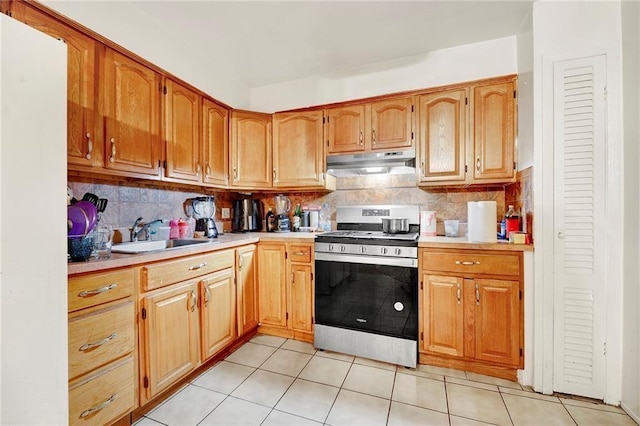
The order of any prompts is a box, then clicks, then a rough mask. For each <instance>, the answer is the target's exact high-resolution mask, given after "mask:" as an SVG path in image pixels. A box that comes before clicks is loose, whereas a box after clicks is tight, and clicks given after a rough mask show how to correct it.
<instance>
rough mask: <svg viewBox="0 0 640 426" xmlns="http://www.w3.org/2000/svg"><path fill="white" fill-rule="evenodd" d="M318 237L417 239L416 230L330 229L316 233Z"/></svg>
mask: <svg viewBox="0 0 640 426" xmlns="http://www.w3.org/2000/svg"><path fill="white" fill-rule="evenodd" d="M318 237H322V238H324V237H327V238H357V239H367V240H374V239H375V240H403V241H415V240H417V239H418V233H417V232H409V233H406V234H385V233H384V232H382V231H353V230H345V231H332V232H324V233H322V234H318Z"/></svg>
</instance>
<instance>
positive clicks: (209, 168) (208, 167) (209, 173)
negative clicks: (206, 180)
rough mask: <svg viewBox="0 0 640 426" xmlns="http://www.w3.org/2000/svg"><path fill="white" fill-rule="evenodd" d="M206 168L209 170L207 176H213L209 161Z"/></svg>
mask: <svg viewBox="0 0 640 426" xmlns="http://www.w3.org/2000/svg"><path fill="white" fill-rule="evenodd" d="M206 170H207V177H209V176H211V167H210V166H209V163H207V167H206Z"/></svg>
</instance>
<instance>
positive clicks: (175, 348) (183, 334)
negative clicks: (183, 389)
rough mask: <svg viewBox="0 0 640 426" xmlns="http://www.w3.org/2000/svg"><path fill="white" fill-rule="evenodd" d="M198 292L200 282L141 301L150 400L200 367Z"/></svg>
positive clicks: (190, 282)
mask: <svg viewBox="0 0 640 426" xmlns="http://www.w3.org/2000/svg"><path fill="white" fill-rule="evenodd" d="M197 291H198V288H197V282H195V281H188V282H185V283H180V284H175V285H173V286H170V287H167V288H165V289H162V290H158V291H155V292H152V293H148V295H147V296H145V297H144V298H143V300H142V309H143V314H142V317H143V327H144V347H145V352H146V353H145V354H144V358H143V359H144V360H145V361H146V368H145V375H146V378H147V379H148V386H147V391H146V396H147V398H151V397H153V396H155V395H157V394H158V393H159V392H161V391H162V390H164V389H166V388H167V387H169V386H171V385H172V384H173V383H175V382H176V380H178V379H179V378H181V377H182V376H184V375H185V374H187V373H188V372H190V371H192V370H193V369H194V368H196V367H197V366H198V362H199V351H198V346H199V345H198V301H197V299H198V297H197ZM143 386H144V384H143Z"/></svg>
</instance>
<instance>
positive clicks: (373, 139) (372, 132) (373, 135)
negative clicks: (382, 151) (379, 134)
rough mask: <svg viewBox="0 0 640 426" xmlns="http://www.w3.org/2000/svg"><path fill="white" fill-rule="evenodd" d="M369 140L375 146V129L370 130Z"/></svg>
mask: <svg viewBox="0 0 640 426" xmlns="http://www.w3.org/2000/svg"><path fill="white" fill-rule="evenodd" d="M371 142H373V146H376V129H373V130H371Z"/></svg>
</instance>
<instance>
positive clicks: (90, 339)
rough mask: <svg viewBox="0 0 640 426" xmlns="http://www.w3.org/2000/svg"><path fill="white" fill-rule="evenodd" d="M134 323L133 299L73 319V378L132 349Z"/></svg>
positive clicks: (70, 354) (71, 337)
mask: <svg viewBox="0 0 640 426" xmlns="http://www.w3.org/2000/svg"><path fill="white" fill-rule="evenodd" d="M134 324H135V309H134V305H133V302H132V301H129V302H125V303H123V304H119V305H116V306H113V307H110V308H107V309H104V310H100V311H97V312H92V313H90V314H86V315H82V316H79V317H75V318H71V319H69V378H70V379H73V378H75V377H78V376H80V375H82V374H85V373H88V372H89V371H91V370H93V369H95V368H97V367H100V366H102V365H106V364H108V363H110V362H111V361H114V360H116V359H118V358H120V357H121V356H124V355H126V354H127V353H129V352H132V351H133V348H134V341H135V330H134Z"/></svg>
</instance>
